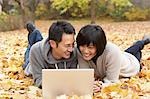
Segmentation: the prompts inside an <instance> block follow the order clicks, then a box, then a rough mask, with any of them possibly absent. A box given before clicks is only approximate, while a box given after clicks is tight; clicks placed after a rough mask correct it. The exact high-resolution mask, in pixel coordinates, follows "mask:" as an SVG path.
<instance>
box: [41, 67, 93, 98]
mask: <svg viewBox="0 0 150 99" xmlns="http://www.w3.org/2000/svg"><path fill="white" fill-rule="evenodd" d="M42 73H43V74H42V94H43V99H56V97H57V96H60V95H64V94H65V95H68V96H72V95H79V96H83V95H92V94H93V82H94V70H93V69H43V70H42Z"/></svg>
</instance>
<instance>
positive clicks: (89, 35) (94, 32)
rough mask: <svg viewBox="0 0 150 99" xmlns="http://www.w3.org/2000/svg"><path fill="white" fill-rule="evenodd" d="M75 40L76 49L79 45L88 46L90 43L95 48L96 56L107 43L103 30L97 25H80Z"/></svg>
mask: <svg viewBox="0 0 150 99" xmlns="http://www.w3.org/2000/svg"><path fill="white" fill-rule="evenodd" d="M76 42H77V48H78V49H79V46H83V45H87V46H89V45H90V44H91V43H92V44H93V45H94V46H95V47H96V49H97V50H96V51H97V55H96V57H98V56H100V55H101V54H102V53H103V51H104V49H105V46H106V43H107V41H106V36H105V32H104V31H103V29H102V28H101V27H100V26H98V25H86V26H84V27H82V28H81V29H80V31H79V33H78V35H77V39H76ZM79 50H80V49H79Z"/></svg>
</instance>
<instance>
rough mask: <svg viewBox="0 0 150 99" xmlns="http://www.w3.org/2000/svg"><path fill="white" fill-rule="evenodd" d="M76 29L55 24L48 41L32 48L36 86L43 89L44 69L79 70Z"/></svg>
mask: <svg viewBox="0 0 150 99" xmlns="http://www.w3.org/2000/svg"><path fill="white" fill-rule="evenodd" d="M74 36H75V29H74V27H73V26H72V25H71V24H70V23H68V22H65V21H57V22H54V23H53V24H52V25H51V27H50V28H49V36H48V38H47V39H46V40H43V41H40V42H37V43H36V44H34V45H33V46H32V47H31V51H30V55H29V59H30V65H31V70H32V76H33V79H34V83H35V85H36V86H38V87H40V88H42V69H66V68H67V69H68V68H69V69H71V68H77V60H76V53H75V51H74V49H73V48H74V42H75V40H74Z"/></svg>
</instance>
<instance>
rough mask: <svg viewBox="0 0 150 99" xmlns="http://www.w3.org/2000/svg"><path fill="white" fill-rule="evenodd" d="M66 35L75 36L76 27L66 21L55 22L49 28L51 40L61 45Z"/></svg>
mask: <svg viewBox="0 0 150 99" xmlns="http://www.w3.org/2000/svg"><path fill="white" fill-rule="evenodd" d="M63 33H65V34H75V29H74V27H73V26H72V25H71V24H70V23H68V22H66V21H57V22H54V23H53V24H52V25H51V27H50V28H49V37H48V39H49V40H54V41H55V42H57V43H59V42H61V40H62V35H63Z"/></svg>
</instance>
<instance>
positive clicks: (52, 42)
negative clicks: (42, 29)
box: [49, 40, 57, 48]
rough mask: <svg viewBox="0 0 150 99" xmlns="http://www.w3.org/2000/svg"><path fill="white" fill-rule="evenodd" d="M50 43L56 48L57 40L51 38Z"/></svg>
mask: <svg viewBox="0 0 150 99" xmlns="http://www.w3.org/2000/svg"><path fill="white" fill-rule="evenodd" d="M49 44H50V46H51V47H52V48H56V46H57V45H56V42H55V41H54V40H49Z"/></svg>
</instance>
